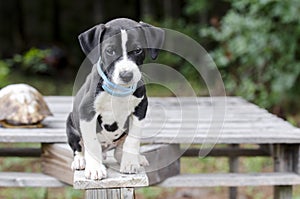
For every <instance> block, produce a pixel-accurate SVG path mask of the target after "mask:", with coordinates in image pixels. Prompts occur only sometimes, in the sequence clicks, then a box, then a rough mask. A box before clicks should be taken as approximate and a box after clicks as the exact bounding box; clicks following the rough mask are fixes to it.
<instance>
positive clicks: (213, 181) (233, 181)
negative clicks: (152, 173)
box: [157, 172, 300, 187]
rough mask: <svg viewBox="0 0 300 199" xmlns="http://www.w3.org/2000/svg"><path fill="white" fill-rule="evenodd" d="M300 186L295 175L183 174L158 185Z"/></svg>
mask: <svg viewBox="0 0 300 199" xmlns="http://www.w3.org/2000/svg"><path fill="white" fill-rule="evenodd" d="M296 184H300V176H299V175H297V174H295V173H288V172H281V173H280V172H278V173H277V172H276V173H252V174H245V173H222V174H213V173H210V174H181V175H178V176H174V177H170V178H168V179H166V180H165V181H163V182H162V183H160V184H158V185H157V186H162V187H218V186H223V187H243V186H274V185H278V186H283V185H284V186H286V185H296Z"/></svg>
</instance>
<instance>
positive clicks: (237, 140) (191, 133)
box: [0, 96, 300, 199]
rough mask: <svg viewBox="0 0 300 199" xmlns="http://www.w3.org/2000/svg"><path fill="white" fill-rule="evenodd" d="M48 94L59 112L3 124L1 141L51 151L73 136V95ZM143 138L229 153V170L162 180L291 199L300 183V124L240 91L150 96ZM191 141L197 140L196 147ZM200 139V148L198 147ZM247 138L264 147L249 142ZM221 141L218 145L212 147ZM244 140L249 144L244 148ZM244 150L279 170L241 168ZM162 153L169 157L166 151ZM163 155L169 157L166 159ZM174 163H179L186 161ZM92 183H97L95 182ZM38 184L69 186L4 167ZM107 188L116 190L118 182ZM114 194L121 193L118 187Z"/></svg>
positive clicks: (20, 181) (4, 182)
mask: <svg viewBox="0 0 300 199" xmlns="http://www.w3.org/2000/svg"><path fill="white" fill-rule="evenodd" d="M45 99H46V101H47V103H48V104H49V107H50V109H51V111H52V112H53V113H54V116H53V117H48V118H47V119H45V120H44V121H43V124H44V125H45V126H44V128H40V129H4V128H0V142H2V143H24V142H25V143H42V146H45V149H42V150H43V151H47V147H48V148H49V146H52V145H53V144H54V143H56V144H57V143H61V144H64V143H65V142H66V140H67V138H66V133H65V120H66V117H67V114H68V113H69V112H70V111H71V108H72V97H67V96H65V97H64V96H60V97H58V96H49V97H45ZM142 142H143V143H147V144H167V145H170V146H172V147H174V146H177V147H178V148H179V147H180V149H181V150H179V153H178V154H179V155H183V156H189V157H197V156H198V155H199V149H200V148H201V146H203V147H202V149H201V152H200V154H204V155H206V154H208V155H209V156H215V157H219V156H222V157H228V158H229V163H230V172H229V173H206V174H200V173H199V174H178V175H174V176H172V177H168V178H166V179H165V180H164V181H162V182H160V183H159V184H157V185H156V186H162V187H215V186H225V187H231V188H230V198H236V197H237V189H236V188H235V187H239V186H274V198H275V199H289V198H292V187H293V185H299V184H300V175H299V173H300V164H299V151H300V148H299V146H300V130H299V129H298V128H295V127H293V126H292V125H291V124H289V123H288V122H286V121H284V120H283V119H280V118H278V117H276V116H275V115H272V114H270V113H268V112H267V111H266V110H265V109H262V108H259V107H258V106H256V105H254V104H252V103H249V102H247V101H246V100H244V99H242V98H240V97H226V98H224V97H212V98H211V97H197V98H194V97H179V98H171V97H170V98H159V97H152V98H150V99H149V111H148V114H147V117H146V122H145V128H144V129H143V135H142ZM191 144H193V145H192V146H191V147H190V145H191ZM195 144H197V145H196V146H197V147H198V148H195ZM245 144H250V145H258V146H260V147H258V148H253V147H252V148H251V147H250V148H247V145H245ZM215 145H216V147H213V148H212V146H215ZM224 145H226V146H227V147H224ZM241 145H243V148H240V146H241ZM53 146H54V145H53ZM199 146H200V148H199ZM220 146H221V147H220ZM40 153H42V152H41V149H39V148H34V149H28V150H24V149H7V148H2V149H0V155H2V156H7V155H8V154H9V155H10V156H30V155H32V156H39V155H40ZM67 154H68V153H67ZM42 156H43V155H42ZM66 156H67V155H66ZM239 156H247V157H253V156H269V157H271V158H272V159H273V160H274V161H273V162H274V171H273V172H269V173H264V172H261V173H239V172H238V157H239ZM160 158H164V157H163V155H162V156H161V157H160ZM178 158H179V157H178ZM161 160H162V161H163V159H161ZM70 161H71V159H70ZM174 161H175V160H174ZM174 165H177V167H179V165H180V164H174ZM174 165H173V166H174ZM169 170H170V169H169ZM178 171H179V169H178ZM77 175H80V173H77ZM140 177H141V178H140V179H145V175H144V176H140ZM76 178H77V177H76V176H75V179H74V180H75V181H74V183H75V184H76V182H77V186H78V187H77V188H81V187H80V183H81V184H84V186H85V187H88V188H89V189H97V188H102V189H101V191H102V190H103V188H105V186H106V185H103V183H102V184H101V183H100V184H99V183H98V185H97V183H96V184H95V183H93V182H88V181H84V179H80V183H79V185H78V182H79V181H76V180H78V179H76ZM124 178H126V176H125V177H124ZM32 179H40V181H43V183H42V182H38V183H35V182H33V181H32ZM150 180H151V179H150ZM127 182H128V181H127ZM139 182H141V183H140V184H137V186H145V185H147V182H146V181H139ZM157 182H158V181H157ZM91 183H93V184H92V185H91ZM50 184H51V185H50ZM150 184H151V183H150ZM38 185H40V186H47V185H49V186H63V185H64V183H62V182H60V181H58V180H56V178H54V177H53V176H49V175H46V174H29V173H22V174H17V173H8V172H2V173H0V186H38ZM97 186H98V187H97ZM126 186H129V187H130V184H126ZM132 187H135V186H132ZM107 188H109V189H108V190H111V188H112V187H107ZM120 190H121V191H120V192H118V193H119V194H121V192H122V193H123V192H124V193H127V195H128V193H130V194H131V195H132V193H133V191H132V190H133V189H130V190H129V191H128V190H126V189H124V187H123V188H122V189H120ZM93 194H94V195H93V196H90V197H91V198H97V197H98V196H96V195H97V194H96V195H95V193H93ZM106 194H107V192H106ZM114 194H116V193H115V192H114ZM130 194H129V195H130ZM112 195H113V194H112ZM112 197H114V196H112ZM128 198H130V197H128Z"/></svg>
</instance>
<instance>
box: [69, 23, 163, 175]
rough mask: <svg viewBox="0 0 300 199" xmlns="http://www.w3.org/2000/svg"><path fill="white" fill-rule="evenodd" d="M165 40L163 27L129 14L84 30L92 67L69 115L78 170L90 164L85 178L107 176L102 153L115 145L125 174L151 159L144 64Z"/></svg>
mask: <svg viewBox="0 0 300 199" xmlns="http://www.w3.org/2000/svg"><path fill="white" fill-rule="evenodd" d="M163 39H164V31H163V30H162V29H160V28H156V27H154V26H151V25H149V24H146V23H143V22H140V23H138V22H135V21H133V20H130V19H126V18H120V19H115V20H112V21H109V22H108V23H106V24H99V25H97V26H95V27H93V28H91V29H89V30H87V31H86V32H84V33H82V34H80V35H79V41H80V45H81V48H82V50H83V52H84V53H85V54H86V55H87V56H88V58H89V59H90V61H91V62H92V64H93V68H92V71H91V73H90V74H89V75H88V76H87V78H86V81H85V83H84V84H83V86H82V87H81V88H80V90H79V91H78V93H77V95H76V96H75V99H74V104H73V110H72V112H71V113H70V114H69V117H68V119H67V135H68V142H69V145H70V146H71V148H72V149H73V151H74V161H73V163H72V169H73V170H74V169H85V176H86V178H90V179H102V178H105V177H106V176H107V173H106V168H105V166H104V165H103V164H102V155H103V153H104V152H105V151H107V150H109V149H111V148H115V152H114V156H115V158H116V159H117V161H118V162H119V163H120V172H122V173H136V172H138V170H139V168H140V166H146V165H147V164H148V162H147V160H146V158H145V157H144V156H141V155H140V154H139V149H140V137H141V129H142V127H143V120H144V118H145V115H146V111H147V105H148V101H147V96H146V90H145V86H144V84H143V81H142V79H141V77H142V75H141V72H140V69H139V67H140V65H142V64H143V61H144V59H145V54H146V53H149V54H150V56H151V58H152V59H156V57H157V56H158V49H160V48H161V47H162V45H163ZM146 51H147V52H146Z"/></svg>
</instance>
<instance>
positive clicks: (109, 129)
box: [104, 122, 119, 132]
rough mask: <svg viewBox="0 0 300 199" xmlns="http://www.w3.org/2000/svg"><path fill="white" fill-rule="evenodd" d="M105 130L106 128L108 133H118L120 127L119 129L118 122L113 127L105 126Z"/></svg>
mask: <svg viewBox="0 0 300 199" xmlns="http://www.w3.org/2000/svg"><path fill="white" fill-rule="evenodd" d="M104 128H105V129H106V130H107V131H110V132H113V131H116V130H117V129H118V128H119V127H118V124H117V122H114V123H112V124H111V125H109V124H104Z"/></svg>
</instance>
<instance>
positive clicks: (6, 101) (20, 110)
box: [0, 84, 52, 127]
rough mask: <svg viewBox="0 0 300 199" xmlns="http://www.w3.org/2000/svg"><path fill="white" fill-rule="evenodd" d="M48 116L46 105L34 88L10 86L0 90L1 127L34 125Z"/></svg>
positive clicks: (20, 85) (17, 85)
mask: <svg viewBox="0 0 300 199" xmlns="http://www.w3.org/2000/svg"><path fill="white" fill-rule="evenodd" d="M50 115H52V113H51V112H50V110H49V107H48V105H47V104H46V102H45V100H44V99H43V96H42V95H41V94H40V93H39V92H38V91H37V90H36V89H35V88H33V87H31V86H29V85H26V84H12V85H9V86H6V87H4V88H2V89H1V90H0V121H1V123H2V125H4V126H6V127H13V126H24V125H36V124H39V123H40V122H41V121H42V120H43V119H44V118H45V117H47V116H50ZM5 124H6V125H5ZM39 126H40V125H37V127H39ZM33 127H34V126H33Z"/></svg>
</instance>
